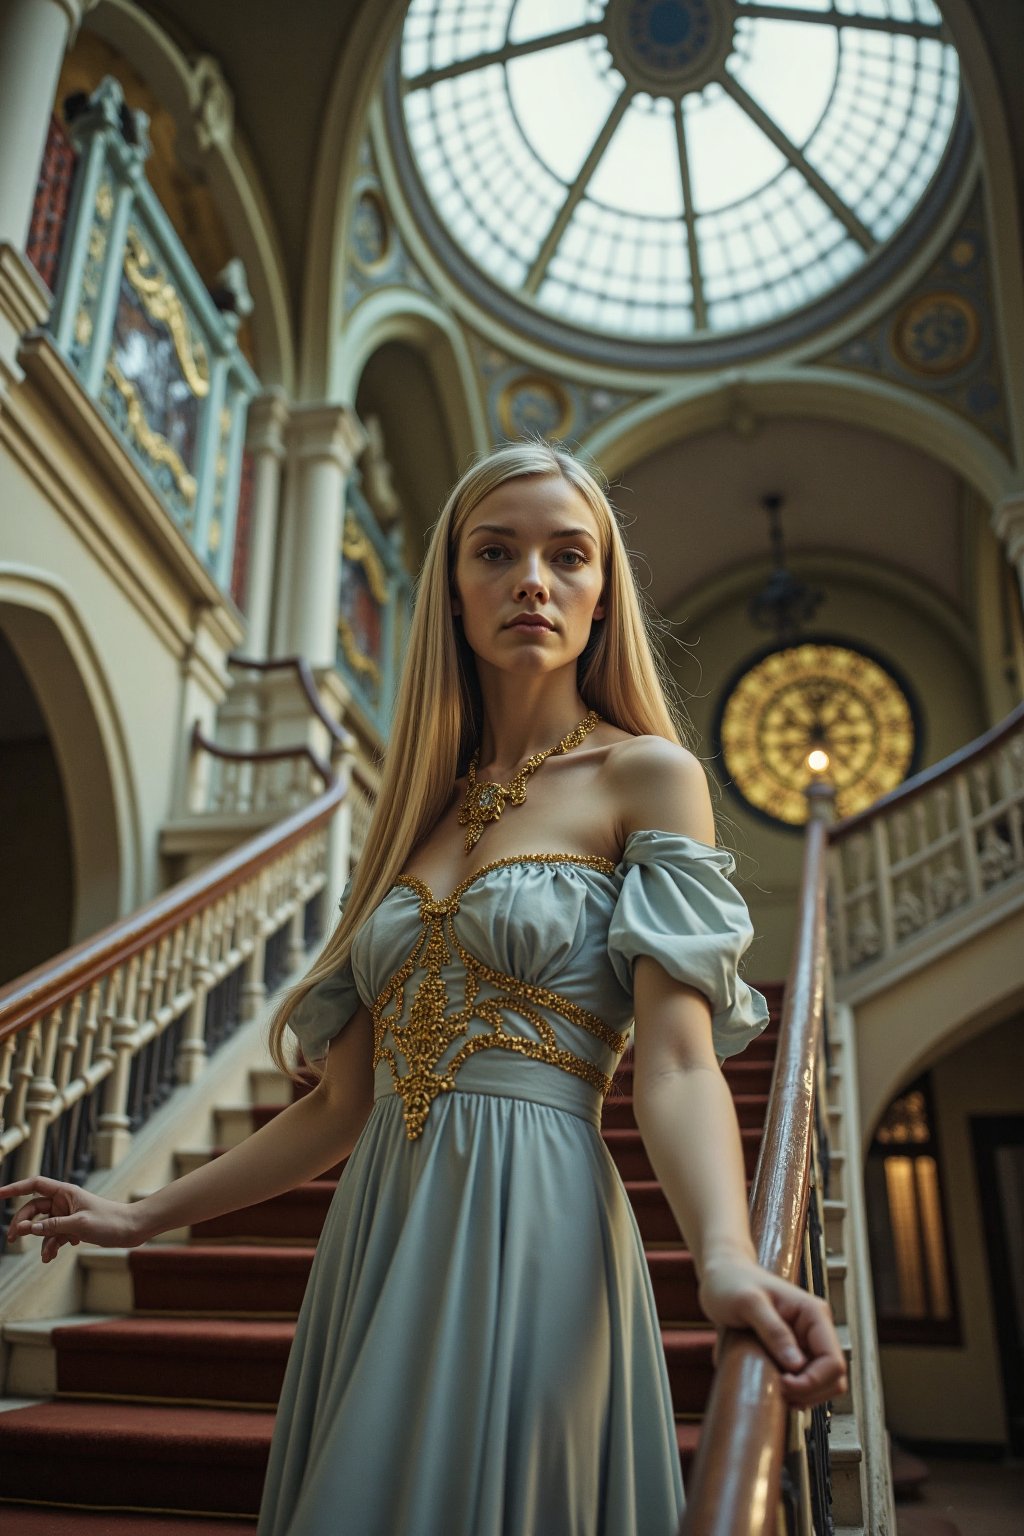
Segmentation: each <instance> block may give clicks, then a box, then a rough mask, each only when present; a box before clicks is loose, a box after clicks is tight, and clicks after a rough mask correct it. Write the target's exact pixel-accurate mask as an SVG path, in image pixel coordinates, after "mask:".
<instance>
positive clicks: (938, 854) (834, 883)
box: [829, 704, 1024, 983]
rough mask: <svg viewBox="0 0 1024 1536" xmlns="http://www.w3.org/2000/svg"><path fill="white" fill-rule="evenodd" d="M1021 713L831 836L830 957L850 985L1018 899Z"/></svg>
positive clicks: (1023, 888)
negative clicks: (831, 956) (831, 955)
mask: <svg viewBox="0 0 1024 1536" xmlns="http://www.w3.org/2000/svg"><path fill="white" fill-rule="evenodd" d="M1022 823H1024V704H1022V705H1020V706H1018V708H1017V709H1016V710H1014V711H1013V713H1012V714H1011V715H1009V716H1008V717H1007V719H1006V720H1004V721H1003V722H1002V724H1001V725H998V726H996V727H995V728H994V729H993V730H991V731H988V732H986V734H985V735H984V736H981V737H979V738H978V740H976V741H974V742H971V743H970V744H969V745H968V746H966V747H964V748H963V749H962V750H961V751H959V752H956V753H954V754H953V755H952V756H951V757H948V758H946V759H945V760H944V761H943V762H941V763H938V764H936V765H935V766H934V767H933V768H929V769H927V770H926V771H925V772H924V773H920V774H917V775H916V776H915V777H914V778H912V779H908V780H907V782H906V783H905V784H903V785H901V786H900V788H899V789H897V790H894V791H893V793H892V794H890V795H887V796H886V797H885V798H884V799H882V800H879V801H878V802H876V804H874V805H873V806H870V807H869V808H868V809H867V810H865V811H862V812H860V813H859V814H858V815H856V816H850V817H847V818H846V820H845V821H841V822H838V823H837V824H836V825H835V826H834V827H833V828H832V829H831V832H830V837H829V843H830V854H829V884H830V891H829V896H830V920H831V926H832V933H831V940H832V943H831V948H832V954H833V963H834V966H835V971H836V976H837V979H840V980H841V981H843V982H846V983H857V982H858V981H859V980H860V979H861V978H863V977H865V976H866V975H875V974H882V973H885V972H886V971H887V969H888V968H889V967H891V966H905V965H909V964H912V963H914V962H915V961H916V962H918V963H923V961H924V960H926V959H927V958H928V956H929V955H930V953H931V952H932V949H933V947H934V945H935V943H936V942H944V940H945V938H946V937H948V935H949V933H950V932H952V931H953V930H954V929H955V930H956V931H957V932H958V933H960V934H965V933H967V932H968V931H969V930H970V929H971V928H972V926H975V925H977V924H981V923H984V922H986V921H991V920H992V918H993V917H994V916H996V915H998V914H999V912H1001V911H1003V910H1009V908H1010V907H1012V906H1013V905H1014V904H1015V903H1017V904H1019V903H1022V902H1024V832H1022Z"/></svg>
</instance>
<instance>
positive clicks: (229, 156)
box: [84, 0, 296, 393]
mask: <svg viewBox="0 0 1024 1536" xmlns="http://www.w3.org/2000/svg"><path fill="white" fill-rule="evenodd" d="M84 27H85V28H86V29H87V30H88V31H91V32H95V33H97V34H98V35H99V36H100V37H102V38H104V39H105V40H106V41H107V42H108V43H110V44H111V45H112V46H113V47H115V48H116V49H117V50H118V51H119V52H120V53H122V54H123V55H124V57H125V58H126V59H128V60H129V61H130V62H131V63H132V64H133V65H134V66H135V67H136V68H137V69H138V70H139V72H140V73H141V74H142V75H143V76H144V77H145V79H146V80H147V81H148V82H149V84H150V86H151V88H152V89H153V91H154V92H155V94H156V95H157V96H158V97H159V98H160V100H161V101H162V102H163V103H164V105H165V106H166V107H167V109H168V111H169V112H170V113H171V115H172V116H173V118H174V120H175V122H176V123H177V126H178V132H179V140H178V143H179V146H180V149H181V152H182V154H183V155H185V156H187V157H188V158H190V159H191V160H193V161H194V163H195V164H196V166H199V167H201V168H202V172H203V176H204V177H205V179H206V181H207V183H208V185H209V188H210V192H211V195H212V197H213V199H214V201H215V203H216V205H217V207H218V209H219V211H220V213H221V215H222V217H223V219H224V222H225V225H226V227H227V230H228V234H229V236H230V238H231V241H232V245H233V247H234V250H235V252H236V253H237V255H238V256H239V257H240V258H241V260H242V262H243V263H244V265H245V270H246V277H247V279H248V284H249V290H250V292H251V294H252V297H253V305H254V307H253V315H252V321H251V324H252V332H253V339H254V343H255V349H256V365H257V370H258V372H259V375H260V380H261V382H262V383H263V384H264V385H267V386H270V385H280V386H281V388H283V389H285V390H287V391H288V392H289V393H291V392H293V391H294V389H295V372H296V368H295V342H294V336H293V333H292V323H291V314H290V307H289V300H288V286H287V280H286V277H285V266H284V257H283V255H282V251H281V246H280V242H279V239H278V235H277V231H276V228H275V226H274V217H273V213H272V210H271V207H270V203H269V200H268V198H267V195H266V193H265V191H264V189H263V186H262V183H261V180H260V173H259V171H258V169H257V167H256V163H255V161H254V159H253V156H252V154H251V152H250V150H249V147H248V145H247V143H246V141H245V139H244V137H243V135H242V134H241V132H240V130H239V128H238V126H237V124H236V123H235V120H234V100H233V97H232V94H231V91H230V88H229V87H228V85H227V83H226V81H225V79H224V76H223V74H222V72H221V68H220V65H219V64H218V62H217V61H216V60H215V59H213V58H211V57H210V56H209V55H208V54H200V55H198V56H197V57H196V58H195V59H194V60H192V61H190V60H189V59H188V58H186V56H185V54H184V53H183V52H182V51H181V49H180V48H179V47H178V46H177V44H176V43H174V42H173V41H172V40H171V38H170V37H169V36H168V35H167V33H166V32H164V31H163V29H162V28H161V27H160V26H158V24H157V23H156V22H155V21H154V20H153V18H152V17H151V16H149V15H147V14H146V12H145V11H144V10H143V9H142V8H141V7H139V6H137V5H134V4H132V3H131V0H98V4H97V5H96V7H95V9H94V10H91V11H90V12H89V14H88V16H87V17H86V19H85V22H84Z"/></svg>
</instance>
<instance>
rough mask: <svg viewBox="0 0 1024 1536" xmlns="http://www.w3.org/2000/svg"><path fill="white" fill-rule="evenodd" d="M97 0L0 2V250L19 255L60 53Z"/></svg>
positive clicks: (29, 215)
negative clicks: (12, 249) (11, 250)
mask: <svg viewBox="0 0 1024 1536" xmlns="http://www.w3.org/2000/svg"><path fill="white" fill-rule="evenodd" d="M95 3H96V0H0V245H2V244H4V243H6V244H9V245H13V246H14V247H15V249H17V250H23V249H24V247H25V240H26V237H27V235H28V229H29V224H30V223H31V220H32V207H33V204H34V203H35V196H36V185H37V183H38V180H39V167H40V165H41V164H42V159H43V150H44V149H45V148H46V135H47V130H48V128H49V125H50V112H51V110H52V108H53V98H54V95H55V94H56V90H57V80H58V78H59V76H60V69H61V65H62V64H63V62H64V54H65V53H66V51H67V49H68V48H69V47H70V45H71V43H72V42H73V41H74V38H75V34H76V33H77V31H78V27H79V24H80V23H81V20H82V17H83V16H84V15H85V13H86V11H88V10H90V9H91V8H92V6H93V5H94V4H95Z"/></svg>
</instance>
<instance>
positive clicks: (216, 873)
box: [0, 765, 351, 1040]
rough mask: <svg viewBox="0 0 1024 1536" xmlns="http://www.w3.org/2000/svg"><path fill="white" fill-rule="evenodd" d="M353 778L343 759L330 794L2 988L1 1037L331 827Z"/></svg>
mask: <svg viewBox="0 0 1024 1536" xmlns="http://www.w3.org/2000/svg"><path fill="white" fill-rule="evenodd" d="M350 777H351V772H350V769H349V767H348V766H347V765H345V766H343V769H342V772H341V774H340V775H339V776H338V777H337V778H336V779H334V780H333V782H331V783H329V784H328V787H327V789H326V790H325V791H324V793H323V794H322V795H319V796H318V797H317V798H316V799H315V800H313V801H311V802H310V803H309V804H308V805H305V806H302V807H301V809H299V810H297V811H295V812H293V813H292V815H290V816H288V817H287V818H286V819H285V820H283V821H280V822H276V823H275V824H274V826H273V827H271V828H269V829H268V830H267V831H265V832H262V833H260V834H259V835H258V836H257V837H254V838H250V839H249V840H248V841H247V842H245V843H242V844H241V845H240V846H239V847H238V848H233V849H232V850H231V851H230V852H229V853H226V854H224V855H223V856H222V857H221V858H219V859H216V860H214V861H213V863H211V864H209V865H207V867H206V868H205V869H202V870H199V871H198V873H196V874H194V875H190V876H189V877H188V878H187V879H185V880H182V881H180V882H179V884H177V885H175V886H172V887H171V889H170V890H168V891H164V892H163V893H162V894H161V895H159V896H157V897H155V898H154V899H153V900H152V901H150V902H148V903H147V904H146V905H145V906H144V907H140V908H139V909H138V910H137V911H135V912H132V913H130V914H129V915H128V916H127V917H123V918H119V919H118V920H117V921H116V922H113V923H111V924H110V925H109V927H107V928H104V929H102V930H101V931H100V932H99V933H96V934H93V935H92V936H91V937H90V938H88V939H83V940H82V942H81V943H80V944H76V945H74V946H73V947H72V948H70V949H66V950H65V951H64V952H63V954H61V955H58V956H57V957H56V958H55V959H51V960H46V961H44V962H43V964H42V965H40V966H37V967H36V969H35V970H33V971H29V972H28V973H27V974H26V975H24V976H20V977H18V978H17V980H15V981H13V982H10V983H9V984H8V985H7V986H6V987H4V988H3V989H0V1040H4V1039H6V1037H7V1036H8V1035H11V1034H14V1033H15V1032H16V1031H18V1030H20V1029H23V1028H25V1027H26V1026H27V1025H29V1024H31V1023H32V1022H33V1021H34V1020H35V1019H38V1018H39V1017H40V1016H41V1015H42V1014H44V1013H50V1012H52V1011H53V1010H54V1009H57V1008H60V1007H61V1006H63V1004H64V1003H66V1002H67V1001H68V1000H69V999H70V998H72V997H74V996H75V994H76V993H80V992H81V991H82V989H83V988H85V987H88V986H89V985H90V984H91V983H92V982H94V981H96V980H98V979H99V978H100V977H102V976H103V975H104V974H105V973H107V972H108V971H109V970H110V969H111V968H112V967H113V966H115V965H117V964H123V963H124V962H125V961H127V960H130V959H131V958H132V957H133V956H135V955H137V954H140V953H141V952H142V951H143V950H144V949H146V948H147V947H148V946H150V945H152V944H154V943H156V942H157V941H159V940H160V939H161V938H163V937H164V936H165V935H166V934H168V933H170V932H171V931H172V930H173V929H174V928H176V927H178V926H179V925H180V924H181V923H183V922H185V921H187V920H188V919H189V918H190V917H192V916H194V915H195V914H197V913H198V912H200V911H201V910H202V909H203V908H204V907H207V906H209V904H210V903H211V902H213V901H215V900H216V899H217V898H218V897H219V896H221V895H223V894H224V893H226V892H227V891H229V890H230V889H231V888H232V887H233V886H235V885H238V884H240V883H241V882H242V881H243V880H248V879H251V878H252V876H254V875H256V874H258V873H259V872H260V870H261V869H262V868H263V867H264V866H265V865H267V864H269V863H270V862H271V861H272V860H274V859H276V858H278V857H279V856H280V855H281V854H282V853H284V852H286V851H287V850H288V849H289V848H290V847H292V846H293V845H294V844H296V843H299V842H301V841H302V840H303V839H304V838H307V837H308V836H309V835H310V834H311V833H312V832H315V831H316V830H317V829H318V828H319V827H321V826H323V825H324V824H325V823H326V822H327V821H329V820H330V818H331V816H333V814H334V812H335V811H336V810H337V808H338V806H339V805H340V804H341V802H342V800H343V799H344V798H345V795H346V793H347V792H348V787H349V780H350Z"/></svg>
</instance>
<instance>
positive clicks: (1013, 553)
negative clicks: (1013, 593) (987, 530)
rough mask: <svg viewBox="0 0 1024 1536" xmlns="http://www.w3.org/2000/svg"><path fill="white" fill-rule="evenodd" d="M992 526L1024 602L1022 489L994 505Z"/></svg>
mask: <svg viewBox="0 0 1024 1536" xmlns="http://www.w3.org/2000/svg"><path fill="white" fill-rule="evenodd" d="M992 527H993V530H994V531H995V535H996V537H997V538H998V539H999V540H1001V542H1002V545H1003V548H1004V549H1005V550H1006V558H1007V559H1008V560H1009V562H1010V564H1011V565H1012V566H1013V568H1014V570H1015V571H1016V572H1017V580H1018V582H1019V583H1020V594H1021V602H1022V603H1024V491H1022V492H1020V493H1019V494H1018V495H1016V496H1007V497H1006V498H1005V499H1004V500H1003V501H1001V502H1000V503H999V505H998V506H997V507H995V509H994V510H993V513H992Z"/></svg>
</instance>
